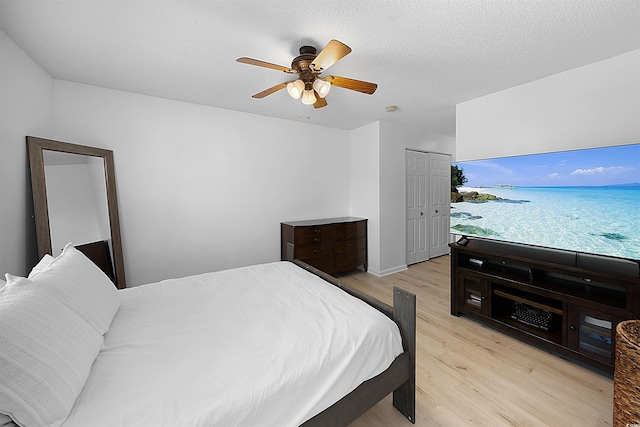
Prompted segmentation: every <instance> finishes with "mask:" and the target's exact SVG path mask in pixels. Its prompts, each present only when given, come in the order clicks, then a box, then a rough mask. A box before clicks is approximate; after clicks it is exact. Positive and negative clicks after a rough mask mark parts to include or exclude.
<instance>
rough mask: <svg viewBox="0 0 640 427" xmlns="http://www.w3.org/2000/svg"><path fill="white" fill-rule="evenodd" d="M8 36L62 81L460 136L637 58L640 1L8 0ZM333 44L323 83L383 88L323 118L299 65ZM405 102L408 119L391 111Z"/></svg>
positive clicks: (342, 124)
mask: <svg viewBox="0 0 640 427" xmlns="http://www.w3.org/2000/svg"><path fill="white" fill-rule="evenodd" d="M0 27H1V28H2V29H3V30H4V31H5V32H6V33H7V35H8V36H9V37H10V38H11V39H13V40H14V41H15V42H16V43H17V44H18V45H19V46H20V47H21V48H22V49H23V50H25V51H26V52H27V53H28V54H29V55H30V56H31V57H32V58H33V59H34V60H35V61H37V62H38V63H39V64H40V65H41V66H42V67H43V68H44V69H45V70H46V71H47V72H49V73H50V74H51V75H52V76H53V77H54V78H57V79H63V80H69V81H73V82H79V83H86V84H90V85H95V86H101V87H106V88H112V89H118V90H124V91H130V92H136V93H141V94H147V95H153V96H159V97H164V98H170V99H175V100H181V101H187V102H193V103H198V104H204V105H211V106H216V107H222V108H227V109H231V110H238V111H245V112H249V113H255V114H261V115H266V116H272V117H280V118H283V119H289V120H302V121H305V122H308V123H315V124H320V125H325V126H332V127H338V128H343V129H353V128H356V127H359V126H362V125H364V124H367V123H371V122H373V121H376V120H387V121H390V122H394V123H398V124H400V125H406V126H412V127H415V128H419V129H424V130H429V131H432V132H436V133H441V134H444V135H449V136H454V135H455V105H456V104H457V103H460V102H463V101H467V100H470V99H473V98H476V97H479V96H483V95H486V94H489V93H492V92H496V91H500V90H503V89H506V88H509V87H513V86H516V85H520V84H523V83H527V82H530V81H533V80H536V79H539V78H542V77H546V76H549V75H552V74H556V73H559V72H562V71H565V70H569V69H572V68H576V67H580V66H583V65H586V64H590V63H593V62H597V61H600V60H603V59H606V58H610V57H612V56H615V55H619V54H621V53H624V52H628V51H630V50H635V49H639V48H640V1H638V0H565V1H558V0H528V1H507V0H492V1H481V0H448V1H444V0H441V1H429V0H424V1H408V0H387V1H373V0H341V1H322V0H316V1H302V0H295V1H292V0H277V1H276V0H263V1H260V0H255V1H248V0H234V1H153V0H146V1H124V0H113V1H105V0H91V1H89V0H81V1H80V0H78V1H64V0H48V1H45V0H37V1H29V0H0ZM331 39H337V40H340V41H342V42H344V43H346V44H347V45H349V46H350V47H351V48H352V49H353V51H352V53H351V54H349V55H348V56H346V57H345V58H344V59H342V60H341V61H340V62H338V63H337V64H335V65H334V66H333V67H331V68H330V69H329V70H328V71H327V72H325V75H327V74H331V75H339V76H343V77H350V78H355V79H360V80H365V81H371V82H375V83H377V84H378V90H377V92H376V93H375V94H373V95H371V96H369V95H364V94H361V93H358V92H353V91H349V90H345V89H342V88H333V89H332V90H331V92H330V93H329V95H328V96H327V98H326V99H327V101H328V104H329V105H328V106H327V107H326V108H323V109H318V110H315V109H313V108H312V107H310V106H305V105H302V104H300V102H299V101H296V100H293V99H292V98H290V97H289V96H288V94H287V92H286V90H282V91H279V92H277V93H275V94H273V95H270V96H268V97H266V98H264V99H252V98H251V95H253V94H254V93H257V92H260V91H262V90H264V89H266V88H269V87H271V86H273V85H275V84H277V83H280V82H283V81H286V80H289V78H290V76H289V75H287V74H284V73H282V72H279V71H274V70H270V69H266V68H260V67H255V66H250V65H246V64H240V63H237V62H235V60H236V58H238V57H241V56H248V57H252V58H256V59H260V60H263V61H267V62H272V63H276V64H280V65H285V66H289V65H290V64H291V60H292V59H293V57H295V56H297V54H298V48H299V47H300V46H301V45H304V44H311V45H314V46H316V47H317V48H318V49H321V48H322V47H324V45H325V44H326V43H327V42H329V40H331ZM387 105H397V106H398V109H397V111H395V112H393V113H389V112H386V111H385V107H386V106H387Z"/></svg>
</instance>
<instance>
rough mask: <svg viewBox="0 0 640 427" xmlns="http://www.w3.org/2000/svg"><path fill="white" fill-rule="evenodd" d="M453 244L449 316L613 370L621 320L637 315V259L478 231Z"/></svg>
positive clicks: (639, 272) (639, 276) (639, 306)
mask: <svg viewBox="0 0 640 427" xmlns="http://www.w3.org/2000/svg"><path fill="white" fill-rule="evenodd" d="M449 246H450V247H451V314H452V315H454V316H460V315H462V314H464V315H467V316H469V317H473V318H475V319H477V320H480V321H483V322H486V323H488V324H491V325H493V326H494V327H496V328H498V329H500V330H503V331H505V332H507V333H510V334H512V335H514V336H517V337H519V338H521V339H524V340H528V341H530V342H534V343H537V344H539V345H541V346H543V347H546V348H549V349H551V350H554V351H556V352H558V353H561V354H564V355H566V356H570V357H572V358H574V359H576V360H579V361H581V362H584V363H587V364H589V365H592V366H594V367H596V368H598V369H602V370H604V371H607V372H613V367H614V362H615V348H614V347H615V331H616V326H617V324H618V323H619V322H621V321H623V320H626V319H636V318H638V317H639V316H640V266H639V265H638V263H637V262H634V261H630V260H624V259H618V258H611V257H604V256H597V255H589V254H583V253H579V252H572V251H563V250H556V249H546V248H540V247H533V246H526V245H519V244H511V243H503V242H497V241H491V240H483V239H475V238H462V239H460V240H459V241H458V242H456V243H451V244H450V245H449Z"/></svg>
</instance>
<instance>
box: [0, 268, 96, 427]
mask: <svg viewBox="0 0 640 427" xmlns="http://www.w3.org/2000/svg"><path fill="white" fill-rule="evenodd" d="M102 342H103V339H102V336H101V335H100V334H98V333H97V332H96V331H95V330H94V329H93V328H92V327H91V326H90V325H89V324H88V323H87V322H86V321H84V320H83V319H82V318H81V317H80V316H79V315H78V314H77V313H75V312H74V311H73V310H71V309H70V308H68V307H66V306H65V305H64V304H62V303H61V302H60V301H59V300H58V299H57V298H55V297H54V296H53V295H52V293H51V292H49V291H48V290H47V289H46V288H45V287H43V286H35V285H34V284H33V283H32V282H31V281H30V280H29V279H25V278H23V277H17V278H16V277H12V280H9V282H8V284H7V286H5V287H4V288H3V289H0V413H3V414H8V415H10V416H11V418H13V419H14V420H15V421H16V423H17V424H19V425H22V426H59V425H60V424H61V423H62V422H63V421H64V420H65V419H66V418H67V416H68V415H69V412H70V411H71V408H72V407H73V404H74V402H75V400H76V398H77V397H78V394H79V393H80V391H81V390H82V387H83V386H84V383H85V381H86V380H87V377H88V375H89V371H90V369H91V364H92V363H93V361H94V360H95V358H96V356H97V355H98V352H99V351H100V348H101V346H102Z"/></svg>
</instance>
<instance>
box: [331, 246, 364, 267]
mask: <svg viewBox="0 0 640 427" xmlns="http://www.w3.org/2000/svg"><path fill="white" fill-rule="evenodd" d="M366 260H367V251H366V250H365V249H364V248H363V249H361V250H359V251H358V252H355V253H352V254H341V255H336V269H341V268H346V267H349V269H351V268H354V267H356V266H358V265H360V264H364V262H365V261H366Z"/></svg>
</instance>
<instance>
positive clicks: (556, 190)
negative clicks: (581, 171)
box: [451, 186, 640, 259]
mask: <svg viewBox="0 0 640 427" xmlns="http://www.w3.org/2000/svg"><path fill="white" fill-rule="evenodd" d="M470 190H474V191H478V192H479V193H489V194H493V195H495V196H498V197H500V198H501V199H502V200H499V201H489V202H485V203H473V202H459V203H452V204H451V208H452V209H451V227H452V229H451V232H452V233H454V234H464V235H477V236H480V237H487V238H493V239H498V240H504V241H509V242H520V243H528V244H532V245H538V246H546V247H553V248H560V249H567V250H574V251H580V252H587V253H595V254H601V255H610V256H616V257H622V258H632V259H640V186H603V187H515V188H465V189H460V191H470ZM456 226H457V229H456ZM461 230H464V231H461ZM465 231H466V232H465Z"/></svg>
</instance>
